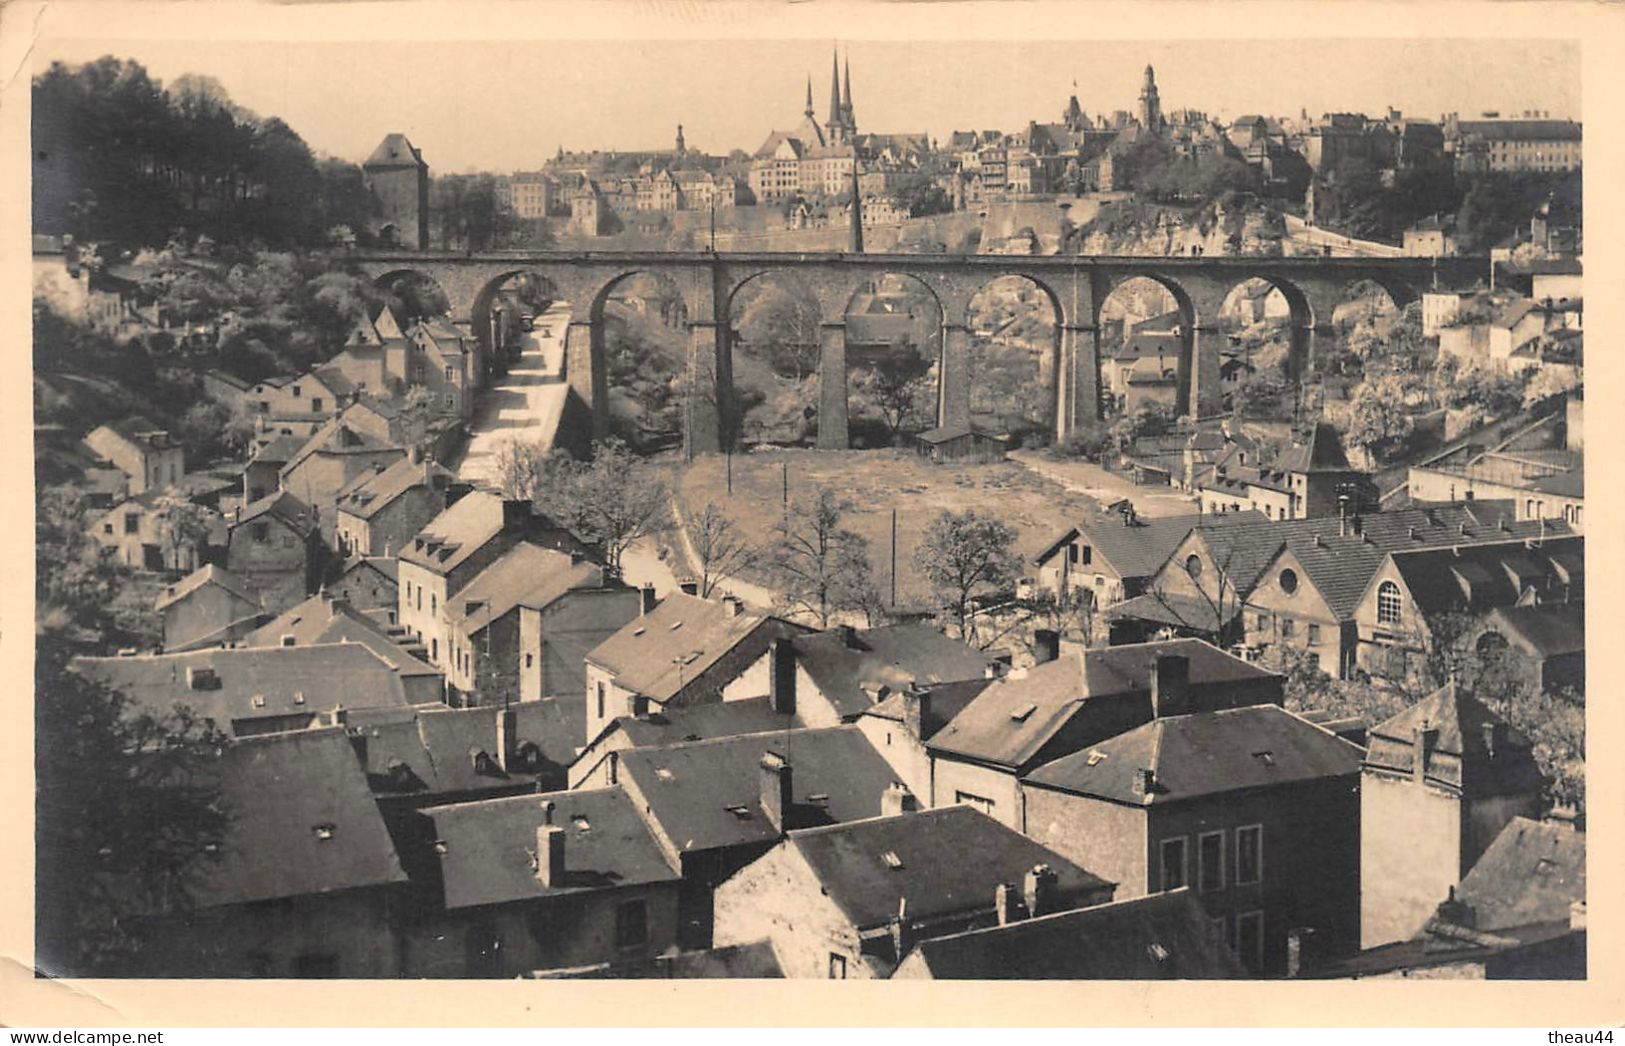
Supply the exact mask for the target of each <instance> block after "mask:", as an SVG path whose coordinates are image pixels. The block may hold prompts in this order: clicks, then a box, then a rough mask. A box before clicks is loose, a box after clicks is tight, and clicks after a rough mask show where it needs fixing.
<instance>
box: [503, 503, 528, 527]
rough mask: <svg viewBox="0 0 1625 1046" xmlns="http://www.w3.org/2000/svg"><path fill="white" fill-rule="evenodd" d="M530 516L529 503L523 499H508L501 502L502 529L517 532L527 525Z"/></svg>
mask: <svg viewBox="0 0 1625 1046" xmlns="http://www.w3.org/2000/svg"><path fill="white" fill-rule="evenodd" d="M532 515H533V513H532V512H531V508H530V502H528V501H526V500H525V499H523V498H508V499H506V500H504V501H503V502H502V529H503V530H517V529H519V528H520V527H523V526H524V525H525V524H526V523H529V522H530V520H531V517H532Z"/></svg>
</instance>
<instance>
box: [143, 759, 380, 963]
mask: <svg viewBox="0 0 1625 1046" xmlns="http://www.w3.org/2000/svg"><path fill="white" fill-rule="evenodd" d="M204 772H205V773H206V774H207V775H208V777H210V778H212V779H215V780H217V781H218V784H219V787H220V790H221V793H222V796H223V799H224V802H225V803H226V805H227V806H228V807H229V808H230V809H231V810H232V818H231V821H230V826H229V828H228V829H227V831H226V837H225V839H224V840H223V841H222V842H221V843H220V844H219V845H218V847H216V848H214V849H213V850H212V851H211V853H212V859H211V860H208V861H204V862H202V863H201V865H200V869H199V873H198V881H197V882H196V883H195V884H194V885H193V886H192V889H191V890H190V893H191V906H190V907H188V908H186V909H184V910H183V909H180V908H178V907H177V908H174V909H170V910H165V909H163V908H161V907H160V908H157V909H149V910H147V911H144V912H142V913H141V914H140V915H139V916H138V917H137V918H136V919H135V920H134V921H135V922H136V923H137V925H138V926H140V928H141V930H142V931H144V933H143V935H144V937H145V938H146V940H147V942H148V943H147V947H146V948H145V949H144V950H143V953H142V956H143V958H142V962H143V970H144V971H145V972H147V973H148V974H150V975H152V976H161V977H274V978H292V979H297V980H312V979H319V978H337V977H346V978H385V977H399V976H404V975H409V974H408V971H407V970H405V969H403V968H402V967H401V964H400V956H401V954H402V951H401V948H400V943H401V940H400V936H399V930H398V928H397V925H396V918H397V916H396V913H397V912H398V910H399V909H400V907H401V905H402V904H403V902H405V901H406V900H407V898H408V896H409V894H408V886H407V876H406V873H405V871H404V870H403V869H402V867H401V861H400V857H399V855H398V854H397V852H396V849H395V844H394V843H393V841H392V840H391V839H390V836H389V832H388V831H387V830H386V829H385V827H384V822H383V819H382V817H380V816H379V812H378V806H377V804H376V803H374V802H373V799H372V795H371V793H370V792H368V790H367V781H366V777H365V776H364V775H363V774H362V772H361V767H360V765H359V764H357V762H356V758H355V751H354V749H353V748H352V747H351V742H350V738H349V737H347V736H346V735H345V733H344V731H343V730H337V729H316V730H301V731H298V732H296V733H286V734H278V735H276V736H272V737H256V738H249V739H246V740H239V741H237V742H235V743H233V744H232V745H230V746H228V747H227V748H226V750H225V752H224V754H223V755H222V756H221V758H220V760H219V764H218V766H214V767H208V768H205V770H204Z"/></svg>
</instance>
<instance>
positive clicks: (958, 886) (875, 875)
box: [785, 806, 1114, 930]
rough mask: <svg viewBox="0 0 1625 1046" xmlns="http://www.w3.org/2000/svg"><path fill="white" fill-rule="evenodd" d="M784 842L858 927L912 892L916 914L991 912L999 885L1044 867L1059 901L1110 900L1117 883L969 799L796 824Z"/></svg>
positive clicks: (884, 919)
mask: <svg viewBox="0 0 1625 1046" xmlns="http://www.w3.org/2000/svg"><path fill="white" fill-rule="evenodd" d="M785 845H786V846H790V847H793V848H794V849H795V850H796V851H797V852H798V853H799V854H800V855H801V858H802V860H804V861H806V862H807V865H808V867H809V868H811V869H812V872H813V875H814V876H815V877H816V878H817V879H818V883H819V885H820V886H821V887H822V888H823V892H824V893H825V894H826V895H827V896H828V897H829V899H830V900H831V901H833V902H834V904H835V906H836V907H837V908H839V909H840V910H841V912H842V914H844V915H845V916H846V917H847V919H849V920H850V921H851V924H852V925H853V926H855V927H857V928H858V929H859V930H866V929H871V928H874V927H879V926H884V925H886V924H887V923H888V922H889V921H890V920H891V918H892V917H893V916H895V915H896V914H897V910H898V902H899V901H901V900H903V899H905V898H906V899H907V902H908V907H907V917H908V919H910V920H911V921H930V920H934V919H942V918H945V917H951V916H955V915H961V914H969V913H974V912H980V911H992V910H993V907H994V900H993V898H994V892H995V890H996V889H997V888H998V886H999V884H1000V883H1007V884H1010V885H1013V886H1015V887H1016V888H1017V889H1018V890H1019V889H1020V887H1021V883H1022V878H1023V877H1024V876H1025V875H1026V873H1027V872H1029V871H1031V870H1032V869H1033V868H1034V867H1035V866H1036V865H1041V864H1042V865H1048V866H1049V867H1050V870H1051V871H1053V872H1054V873H1055V876H1056V882H1055V889H1056V896H1057V903H1058V904H1068V903H1070V904H1072V905H1076V904H1079V903H1088V902H1089V901H1093V900H1098V899H1100V896H1101V894H1102V892H1104V894H1105V895H1106V896H1108V897H1109V896H1110V892H1111V890H1112V888H1113V886H1114V884H1112V883H1109V882H1107V881H1106V880H1104V879H1102V878H1100V877H1099V876H1097V875H1093V874H1091V873H1090V872H1088V871H1086V870H1085V869H1083V868H1080V867H1079V866H1078V865H1076V864H1074V863H1073V862H1071V861H1069V860H1067V859H1066V858H1065V857H1062V856H1061V855H1060V854H1058V853H1056V852H1055V851H1054V850H1051V849H1049V848H1048V847H1046V846H1043V845H1042V844H1040V843H1038V842H1036V841H1034V840H1032V839H1029V838H1027V837H1026V836H1024V835H1022V834H1020V833H1019V832H1016V831H1014V830H1013V829H1010V828H1006V827H1005V826H1004V825H1002V824H1000V823H999V822H998V821H995V820H994V819H993V818H991V817H989V816H987V815H986V814H984V813H982V812H981V811H980V810H977V809H975V808H973V807H969V806H946V807H939V808H937V809H934V810H921V811H917V812H914V813H905V814H900V815H897V816H894V817H873V818H868V819H865V820H860V821H853V822H851V823H847V824H836V825H829V826H826V827H823V828H808V829H803V830H800V831H793V832H791V833H790V834H789V837H788V839H787V840H786V842H785ZM888 855H892V856H894V857H895V858H896V861H895V862H894V861H893V860H892V859H891V857H889V856H888Z"/></svg>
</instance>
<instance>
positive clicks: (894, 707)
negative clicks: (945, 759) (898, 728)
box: [863, 678, 993, 740]
mask: <svg viewBox="0 0 1625 1046" xmlns="http://www.w3.org/2000/svg"><path fill="white" fill-rule="evenodd" d="M992 685H993V680H991V679H986V678H983V679H965V680H961V681H959V682H956V683H933V684H930V685H928V686H926V687H925V688H924V689H925V692H926V693H927V694H929V695H930V700H929V701H928V703H927V705H926V709H927V712H926V715H925V716H924V717H923V718H924V722H922V723H921V724H920V726H921V732H922V733H923V734H924V735H925V738H924V739H925V740H929V739H930V738H931V737H932V736H934V735H935V734H936V732H937V731H939V730H941V729H942V728H943V727H945V726H947V725H948V723H949V722H951V721H952V720H953V718H954V716H956V715H958V714H959V713H960V712H962V711H964V710H965V706H967V705H969V704H970V703H971V702H972V701H974V700H976V696H977V695H978V694H980V693H981V692H982V691H983V690H986V689H987V688H988V687H990V686H992ZM863 714H864V715H866V716H874V717H875V718H876V719H890V720H893V721H894V722H898V723H901V722H902V721H903V691H901V690H899V691H897V692H895V693H893V694H891V695H890V696H888V697H887V698H886V699H885V700H884V701H881V702H880V703H878V704H876V705H875V706H874V707H872V708H870V709H869V710H868V711H867V712H864V713H863Z"/></svg>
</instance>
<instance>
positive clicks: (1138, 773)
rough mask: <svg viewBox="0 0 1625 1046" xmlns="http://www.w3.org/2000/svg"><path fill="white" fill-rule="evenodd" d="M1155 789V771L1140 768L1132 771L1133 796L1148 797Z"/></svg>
mask: <svg viewBox="0 0 1625 1046" xmlns="http://www.w3.org/2000/svg"><path fill="white" fill-rule="evenodd" d="M1156 787H1157V774H1156V771H1154V770H1151V769H1149V768H1147V767H1141V768H1139V769H1138V770H1135V771H1134V794H1135V795H1150V794H1151V793H1152V792H1153V791H1155V790H1156Z"/></svg>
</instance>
